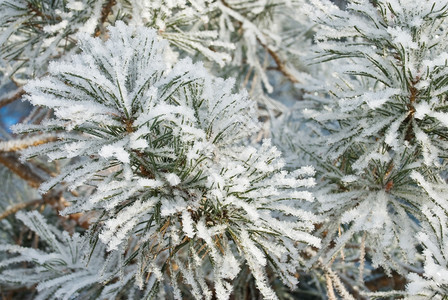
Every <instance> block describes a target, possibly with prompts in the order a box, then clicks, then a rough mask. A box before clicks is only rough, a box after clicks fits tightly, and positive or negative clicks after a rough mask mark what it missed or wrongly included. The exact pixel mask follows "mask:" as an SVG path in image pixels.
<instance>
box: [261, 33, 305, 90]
mask: <svg viewBox="0 0 448 300" xmlns="http://www.w3.org/2000/svg"><path fill="white" fill-rule="evenodd" d="M257 40H258V42H259V43H260V45H262V46H263V48H264V49H266V51H267V52H268V53H269V55H270V56H271V57H272V59H273V60H274V61H275V64H276V65H277V67H276V68H275V69H276V70H277V71H279V72H280V73H282V74H283V75H284V76H285V77H286V78H287V79H288V80H289V81H291V82H292V83H300V80H298V79H297V78H296V77H295V76H294V74H292V73H291V71H290V70H288V67H287V66H286V63H285V62H284V61H283V60H282V59H281V58H280V56H279V55H278V53H277V52H275V51H274V50H272V49H271V48H270V47H269V46H268V45H266V44H264V43H262V42H261V41H260V39H257Z"/></svg>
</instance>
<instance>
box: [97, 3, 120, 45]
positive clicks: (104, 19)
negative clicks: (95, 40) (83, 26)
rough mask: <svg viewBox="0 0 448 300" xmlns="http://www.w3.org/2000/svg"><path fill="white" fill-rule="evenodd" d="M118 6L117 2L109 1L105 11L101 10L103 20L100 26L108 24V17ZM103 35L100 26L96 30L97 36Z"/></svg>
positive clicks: (104, 8)
mask: <svg viewBox="0 0 448 300" xmlns="http://www.w3.org/2000/svg"><path fill="white" fill-rule="evenodd" d="M115 4H117V1H115V0H109V1H107V3H106V5H104V6H103V9H102V10H101V18H100V24H99V25H103V24H104V23H106V20H107V17H108V16H109V14H110V13H111V12H112V7H113V6H114V5H115ZM100 34H101V27H100V26H98V28H97V29H96V30H95V36H100Z"/></svg>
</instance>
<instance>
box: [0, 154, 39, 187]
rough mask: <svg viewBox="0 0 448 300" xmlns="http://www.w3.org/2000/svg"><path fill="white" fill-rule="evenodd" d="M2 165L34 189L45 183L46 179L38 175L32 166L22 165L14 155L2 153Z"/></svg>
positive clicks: (0, 157)
mask: <svg viewBox="0 0 448 300" xmlns="http://www.w3.org/2000/svg"><path fill="white" fill-rule="evenodd" d="M0 164H2V165H4V166H5V167H7V168H8V169H9V170H11V172H13V173H14V174H16V175H17V176H19V177H20V178H22V179H24V180H25V181H26V182H27V183H28V185H29V186H31V187H33V188H38V187H39V186H40V185H41V184H42V183H43V182H44V179H43V178H42V177H41V176H39V175H38V174H36V173H35V172H34V171H33V170H32V168H31V166H29V165H28V164H27V163H21V162H20V160H19V158H18V157H17V156H16V155H15V154H14V153H0Z"/></svg>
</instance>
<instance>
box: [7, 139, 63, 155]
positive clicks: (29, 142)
mask: <svg viewBox="0 0 448 300" xmlns="http://www.w3.org/2000/svg"><path fill="white" fill-rule="evenodd" d="M57 139H58V138H57V137H55V136H48V135H37V136H33V137H29V138H25V139H18V140H12V141H6V142H0V153H1V152H16V151H20V150H23V149H26V148H29V147H36V146H39V145H42V144H46V143H49V142H54V141H56V140H57Z"/></svg>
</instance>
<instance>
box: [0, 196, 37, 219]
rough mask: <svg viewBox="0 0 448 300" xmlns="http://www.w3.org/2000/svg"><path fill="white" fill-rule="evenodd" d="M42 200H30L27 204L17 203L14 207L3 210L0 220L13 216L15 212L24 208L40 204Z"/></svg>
mask: <svg viewBox="0 0 448 300" xmlns="http://www.w3.org/2000/svg"><path fill="white" fill-rule="evenodd" d="M42 202H43V199H36V200H31V201H28V202H22V203H18V204H16V205H14V206H13V207H10V208H8V209H7V210H5V211H4V212H3V213H2V214H0V220H3V219H5V218H7V217H9V216H10V215H12V214H15V213H16V212H18V211H19V210H22V209H24V208H27V207H30V206H33V205H36V204H39V203H42Z"/></svg>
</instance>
